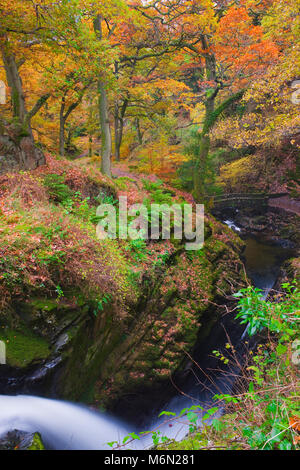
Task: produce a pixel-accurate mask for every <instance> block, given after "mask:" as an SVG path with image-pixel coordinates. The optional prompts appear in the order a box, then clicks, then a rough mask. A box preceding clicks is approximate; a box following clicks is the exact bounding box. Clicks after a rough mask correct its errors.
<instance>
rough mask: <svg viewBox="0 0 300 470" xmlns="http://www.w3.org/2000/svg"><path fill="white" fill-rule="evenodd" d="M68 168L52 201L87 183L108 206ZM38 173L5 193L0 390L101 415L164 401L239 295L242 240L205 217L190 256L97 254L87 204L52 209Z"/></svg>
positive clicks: (113, 246) (166, 247) (115, 250)
mask: <svg viewBox="0 0 300 470" xmlns="http://www.w3.org/2000/svg"><path fill="white" fill-rule="evenodd" d="M68 165H69V164H68ZM68 165H67V166H65V168H64V169H63V170H61V171H60V174H61V175H63V176H61V178H62V177H63V178H64V183H62V181H61V180H60V179H59V180H58V181H57V182H56V183H57V185H58V186H57V187H58V188H59V191H60V192H59V193H58V194H60V195H61V194H65V193H67V194H68V198H69V193H68V192H67V191H66V186H67V185H68V188H69V190H71V192H72V194H73V193H76V195H77V194H78V187H77V186H76V185H80V187H81V192H82V193H83V192H86V188H87V184H88V183H89V185H90V187H91V188H93V192H94V188H95V187H98V192H99V191H100V193H101V194H104V193H105V191H106V194H107V195H108V196H105V197H111V194H113V192H112V191H113V188H111V187H108V185H107V183H106V182H104V181H103V180H101V178H100V176H99V179H97V178H96V179H95V176H93V177H91V176H90V175H88V174H86V175H83V174H82V173H81V172H79V171H78V170H76V169H75V168H74V167H73V166H72V168H70V167H69V166H68ZM45 171H46V170H45ZM47 171H48V173H47ZM47 171H46V174H45V173H42V172H39V173H38V174H36V173H33V174H31V175H30V178H33V180H32V179H30V178H29V179H30V181H29V182H28V181H27V179H28V174H27V175H22V176H21V180H19V179H18V178H19V177H18V178H17V179H15V180H12V179H9V181H7V180H5V184H4V185H3V186H4V187H5V188H6V192H5V193H4V194H3V198H2V199H3V200H4V201H5V204H7V205H4V206H3V209H2V211H3V212H2V216H1V230H2V233H3V244H0V250H1V253H2V264H1V283H0V288H1V292H2V312H1V317H0V322H1V325H0V339H1V340H2V341H4V342H5V344H6V345H7V352H8V354H7V364H6V365H5V366H0V367H1V369H0V392H1V393H14V392H25V393H37V394H42V395H46V396H56V397H60V398H65V399H71V400H85V401H89V402H94V403H95V402H96V403H98V404H99V405H102V406H105V407H107V408H110V409H112V408H114V406H115V404H116V403H117V402H118V400H119V399H120V398H122V397H123V398H124V397H128V396H130V395H131V394H133V393H134V394H139V395H140V396H141V397H142V396H147V397H148V398H147V399H148V400H149V397H150V399H151V396H152V397H153V394H154V393H156V394H158V395H161V396H162V395H163V394H164V392H165V391H166V390H167V387H168V386H169V385H170V377H171V376H172V375H174V374H175V373H176V374H181V373H184V371H185V369H186V367H187V364H188V361H189V359H188V357H187V353H190V352H192V351H193V349H194V348H195V345H196V344H199V342H200V343H201V342H204V341H205V339H206V338H207V336H208V335H209V333H210V331H211V330H212V328H213V327H214V325H216V324H217V322H218V320H219V319H220V316H221V315H223V314H225V313H226V308H227V305H228V302H230V296H231V294H232V293H234V292H236V291H237V290H238V289H239V288H241V287H243V286H244V285H245V274H244V269H243V265H242V262H241V261H240V252H241V250H242V246H243V242H242V241H241V240H240V239H239V238H238V237H237V236H236V235H235V234H234V233H233V232H232V231H231V230H230V229H229V228H228V227H226V226H224V225H222V224H221V223H219V222H217V221H216V220H215V219H214V218H213V217H211V216H207V217H206V221H205V244H204V247H203V249H201V250H198V251H193V252H187V251H185V249H184V245H181V244H180V243H178V241H172V240H170V241H162V242H160V241H158V242H154V241H153V242H149V243H148V244H145V246H143V247H142V250H141V251H137V247H136V246H134V250H133V251H130V250H132V246H129V245H124V246H123V245H122V244H121V243H120V244H118V243H117V242H115V241H112V242H109V243H108V242H107V243H106V244H104V245H103V244H100V243H99V241H98V240H97V238H96V236H95V227H94V226H92V225H91V223H90V222H89V220H90V214H92V213H93V210H92V206H89V205H88V202H86V201H87V200H86V199H84V200H82V198H81V200H80V201H79V202H78V203H77V202H76V201H77V199H76V197H77V198H78V196H76V195H75V196H74V198H75V199H74V201H75V202H74V201H73V202H74V205H73V206H72V207H71V209H70V204H71V203H70V199H67V201H68V202H67V203H64V202H63V203H62V202H57V200H54V202H51V197H52V198H53V191H54V189H53V188H54V186H53V185H52V186H51V191H52V192H50V193H49V188H48V186H49V184H48V183H49V177H48V176H47V174H49V171H50V172H51V175H53V168H51V169H50V170H49V168H48V170H47ZM57 171H58V170H57V169H56V176H57ZM71 176H72V177H71ZM51 178H52V176H51ZM52 180H53V178H52V179H51V181H52ZM12 181H13V182H14V184H13V189H14V198H15V199H14V201H15V202H14V203H13V204H12V202H11V201H12V192H11V189H9V188H11V186H10V184H11V182H12ZM45 182H46V183H47V184H48V186H47V185H46V192H45V184H46V183H45ZM69 182H70V183H69ZM29 183H30V184H29ZM133 186H135V183H134V184H133ZM33 188H35V189H34V190H33ZM55 188H56V186H55ZM16 194H17V196H16ZM49 194H50V199H49ZM91 194H92V193H91ZM37 195H39V196H37ZM51 195H52V196H51ZM56 197H57V194H56ZM60 197H62V196H60ZM37 198H39V199H40V201H41V203H40V206H39V208H38V209H37V207H36V200H37ZM16 201H18V202H16ZM28 201H29V202H28ZM24 204H25V205H26V204H27V205H26V211H25V210H24V207H25V206H24ZM76 204H77V205H76ZM66 208H67V209H66Z"/></svg>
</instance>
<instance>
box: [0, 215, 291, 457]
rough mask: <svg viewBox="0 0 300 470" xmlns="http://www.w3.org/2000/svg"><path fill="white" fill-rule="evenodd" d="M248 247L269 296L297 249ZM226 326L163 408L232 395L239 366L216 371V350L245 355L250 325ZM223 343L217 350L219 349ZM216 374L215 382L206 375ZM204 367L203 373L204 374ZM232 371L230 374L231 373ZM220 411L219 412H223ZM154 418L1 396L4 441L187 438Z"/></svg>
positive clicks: (252, 274)
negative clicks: (31, 435) (12, 436)
mask: <svg viewBox="0 0 300 470" xmlns="http://www.w3.org/2000/svg"><path fill="white" fill-rule="evenodd" d="M224 222H225V223H226V224H227V225H228V226H229V227H230V228H231V229H232V230H234V231H236V232H237V233H239V232H240V228H239V227H238V226H236V225H235V223H234V221H233V220H224ZM244 241H245V243H246V248H245V251H244V253H243V258H244V263H245V267H246V271H247V275H248V276H249V278H250V279H251V280H252V282H253V284H254V285H255V286H256V287H258V288H260V289H262V290H264V293H265V296H266V295H267V294H268V292H269V291H270V289H272V287H273V286H274V284H275V283H276V280H277V278H278V275H279V272H280V266H281V264H282V263H283V261H284V260H285V259H287V258H289V257H290V256H291V250H290V249H287V248H284V247H282V246H278V245H276V244H270V242H266V241H265V240H264V238H263V236H260V237H259V238H258V237H254V236H246V237H244ZM226 317H227V315H225V320H224V322H221V323H220V325H218V327H216V329H214V331H213V334H212V335H211V336H210V337H209V338H208V340H207V342H206V345H205V348H204V349H203V348H202V349H199V351H198V353H197V355H198V356H195V360H196V361H197V363H199V366H198V367H196V368H195V367H194V368H193V365H192V364H191V368H193V370H194V372H193V373H192V374H189V377H188V379H187V381H186V383H185V384H184V385H183V386H182V388H180V392H179V391H178V394H177V395H176V396H175V397H173V398H172V399H171V400H169V402H168V403H166V404H165V406H164V407H163V410H166V411H172V412H176V413H179V412H180V411H181V410H182V409H183V408H185V407H190V406H192V405H199V404H201V405H202V406H203V407H204V408H205V409H207V408H209V407H211V406H215V405H213V401H212V397H213V396H214V395H215V394H216V393H230V392H231V390H232V387H233V385H234V376H235V373H236V372H238V370H237V367H236V368H234V367H233V368H231V369H230V368H229V366H228V367H227V368H226V367H224V368H223V369H222V370H217V371H216V363H215V359H212V357H211V351H212V350H213V349H216V347H217V348H222V347H224V346H225V344H226V342H227V341H228V337H227V332H228V331H230V339H231V341H232V343H233V345H234V347H235V349H236V350H237V351H238V353H239V354H240V355H242V354H243V351H244V342H245V341H244V340H245V338H246V337H247V331H246V330H245V327H241V325H239V324H238V323H237V322H234V320H233V319H234V315H232V316H231V318H228V319H226ZM216 345H217V346H216ZM210 367H211V368H212V369H214V370H215V373H214V376H213V379H211V378H208V377H207V376H208V375H209V374H207V373H206V371H207V370H209V369H210ZM200 368H201V370H200ZM229 369H230V370H229ZM221 411H222V410H221V409H219V411H218V413H221ZM157 415H158V413H155V415H154V416H155V418H154V417H152V418H150V419H149V420H148V422H147V423H145V425H144V427H143V428H142V429H137V427H136V426H135V425H133V424H132V423H128V422H125V421H122V420H121V419H119V418H116V417H114V416H111V415H109V414H108V413H100V412H98V411H94V410H91V409H89V408H88V407H87V406H84V405H80V404H75V403H69V402H64V401H61V400H53V399H45V398H40V397H34V396H29V395H17V396H6V395H0V437H1V436H3V435H5V434H6V433H7V432H8V431H11V430H14V429H19V430H24V431H28V432H36V431H38V432H40V433H41V435H42V439H43V442H44V444H45V446H46V448H48V449H70V450H72V449H73V450H77V449H78V450H85V449H90V450H94V449H110V447H109V446H108V445H107V443H108V442H111V441H118V442H121V441H122V439H123V438H124V437H125V436H126V435H128V433H129V432H138V431H144V430H149V429H154V428H156V427H157V426H158V425H161V427H160V431H161V433H162V434H164V435H166V436H168V437H169V438H176V439H178V440H179V439H182V438H183V437H184V435H186V434H187V432H188V426H187V425H186V424H182V423H181V424H180V423H176V424H172V425H170V424H168V423H166V424H163V422H164V418H163V417H162V418H160V419H159V418H157ZM151 444H152V439H151V436H148V437H146V436H145V438H143V439H142V441H135V442H134V443H131V444H130V446H129V447H130V448H134V449H145V448H149V447H150V446H151Z"/></svg>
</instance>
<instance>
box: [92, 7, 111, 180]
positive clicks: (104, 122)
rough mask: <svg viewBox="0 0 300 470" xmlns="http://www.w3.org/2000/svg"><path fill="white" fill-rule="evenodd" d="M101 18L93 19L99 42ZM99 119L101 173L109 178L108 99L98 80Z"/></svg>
mask: <svg viewBox="0 0 300 470" xmlns="http://www.w3.org/2000/svg"><path fill="white" fill-rule="evenodd" d="M101 21H102V17H101V15H97V16H96V17H95V19H94V31H95V33H96V35H97V38H98V40H99V41H101V40H102V25H101ZM98 96H99V119H100V128H101V171H102V173H104V174H105V175H107V176H109V177H111V132H110V125H109V115H108V99H107V91H106V88H105V84H104V83H103V81H102V80H101V79H99V80H98Z"/></svg>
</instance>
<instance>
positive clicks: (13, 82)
mask: <svg viewBox="0 0 300 470" xmlns="http://www.w3.org/2000/svg"><path fill="white" fill-rule="evenodd" d="M1 53H2V58H3V64H4V69H5V73H6V77H7V82H8V85H9V87H10V90H11V102H12V110H13V117H14V121H13V122H12V123H10V124H9V123H7V122H6V121H4V120H2V121H1V123H0V155H1V157H0V173H5V172H8V171H18V170H31V169H34V168H36V167H38V166H40V165H43V164H45V157H44V154H43V152H42V151H41V149H39V148H37V147H36V146H35V144H34V139H33V134H32V130H31V119H32V117H33V116H34V115H35V114H36V113H37V112H38V111H39V109H40V108H41V107H42V106H43V104H44V103H45V101H46V100H47V99H48V98H49V96H50V95H49V94H47V95H44V96H43V97H41V98H40V99H39V100H38V101H37V102H36V104H35V106H34V107H33V108H32V109H31V111H30V112H28V111H27V109H26V104H25V97H24V92H23V86H22V80H21V76H20V73H19V69H18V65H17V62H16V59H15V56H14V55H13V53H11V52H8V50H7V49H6V48H5V47H3V48H2V49H1Z"/></svg>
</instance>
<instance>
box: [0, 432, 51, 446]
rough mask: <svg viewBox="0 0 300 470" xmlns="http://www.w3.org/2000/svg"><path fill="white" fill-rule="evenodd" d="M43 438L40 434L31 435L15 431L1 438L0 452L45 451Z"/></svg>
mask: <svg viewBox="0 0 300 470" xmlns="http://www.w3.org/2000/svg"><path fill="white" fill-rule="evenodd" d="M44 449H45V446H44V444H43V441H42V437H41V435H40V434H39V433H38V432H34V433H30V432H26V431H20V430H18V429H15V430H13V431H9V432H8V433H7V434H6V435H5V436H3V437H2V438H0V450H44Z"/></svg>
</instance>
